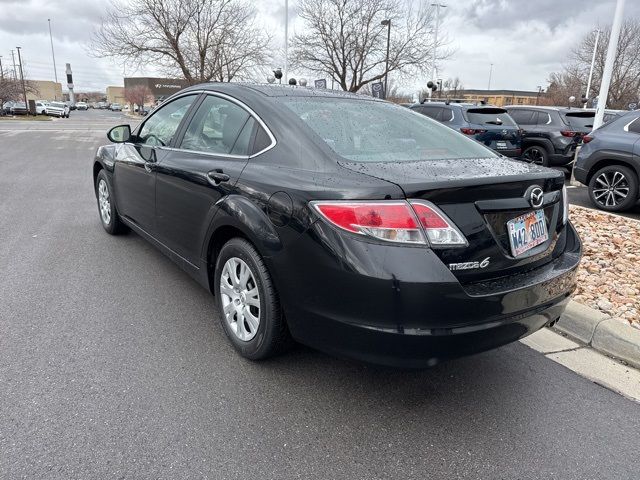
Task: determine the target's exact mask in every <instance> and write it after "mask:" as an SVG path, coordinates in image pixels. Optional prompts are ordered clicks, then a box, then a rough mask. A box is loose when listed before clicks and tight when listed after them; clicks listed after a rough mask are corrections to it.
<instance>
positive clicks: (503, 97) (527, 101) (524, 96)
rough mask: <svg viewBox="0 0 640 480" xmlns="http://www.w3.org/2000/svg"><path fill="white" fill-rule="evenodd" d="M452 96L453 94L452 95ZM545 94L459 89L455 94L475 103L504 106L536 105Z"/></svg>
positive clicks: (520, 91)
mask: <svg viewBox="0 0 640 480" xmlns="http://www.w3.org/2000/svg"><path fill="white" fill-rule="evenodd" d="M450 96H451V95H450ZM542 97H544V94H543V93H541V94H540V98H538V92H537V91H536V92H529V91H526V90H469V89H466V90H459V91H458V92H457V93H456V94H455V98H459V99H464V100H466V101H468V102H471V103H475V102H480V101H486V102H487V103H489V104H491V105H496V106H498V107H502V106H504V105H535V104H536V99H538V101H539V102H540V101H541V100H542Z"/></svg>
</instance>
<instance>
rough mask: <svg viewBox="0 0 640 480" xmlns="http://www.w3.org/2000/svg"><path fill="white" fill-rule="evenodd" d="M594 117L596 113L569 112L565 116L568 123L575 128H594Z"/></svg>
mask: <svg viewBox="0 0 640 480" xmlns="http://www.w3.org/2000/svg"><path fill="white" fill-rule="evenodd" d="M594 117H595V113H594V112H568V113H565V115H564V118H565V120H566V123H567V124H568V125H571V126H572V127H573V128H592V127H593V118H594Z"/></svg>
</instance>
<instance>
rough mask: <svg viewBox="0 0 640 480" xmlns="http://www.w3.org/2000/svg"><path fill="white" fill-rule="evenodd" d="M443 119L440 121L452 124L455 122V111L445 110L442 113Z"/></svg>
mask: <svg viewBox="0 0 640 480" xmlns="http://www.w3.org/2000/svg"><path fill="white" fill-rule="evenodd" d="M441 117H442V118H439V119H438V120H442V121H443V122H450V121H451V120H453V110H451V109H450V108H446V107H445V108H443V109H442V112H441Z"/></svg>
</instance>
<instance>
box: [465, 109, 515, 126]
mask: <svg viewBox="0 0 640 480" xmlns="http://www.w3.org/2000/svg"><path fill="white" fill-rule="evenodd" d="M464 113H465V116H466V118H467V121H468V122H469V123H476V124H480V125H505V126H510V127H513V126H515V124H516V122H514V121H513V118H511V117H510V116H509V114H508V113H507V111H506V110H504V109H503V108H470V109H469V110H467V111H466V112H464Z"/></svg>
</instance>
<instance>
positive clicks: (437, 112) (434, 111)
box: [418, 107, 442, 120]
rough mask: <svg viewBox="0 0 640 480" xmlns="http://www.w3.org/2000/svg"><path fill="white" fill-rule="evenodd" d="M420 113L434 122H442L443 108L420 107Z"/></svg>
mask: <svg viewBox="0 0 640 480" xmlns="http://www.w3.org/2000/svg"><path fill="white" fill-rule="evenodd" d="M418 111H419V112H420V113H421V114H423V115H426V116H427V117H429V118H433V119H434V120H440V119H441V118H442V108H440V107H418Z"/></svg>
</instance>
